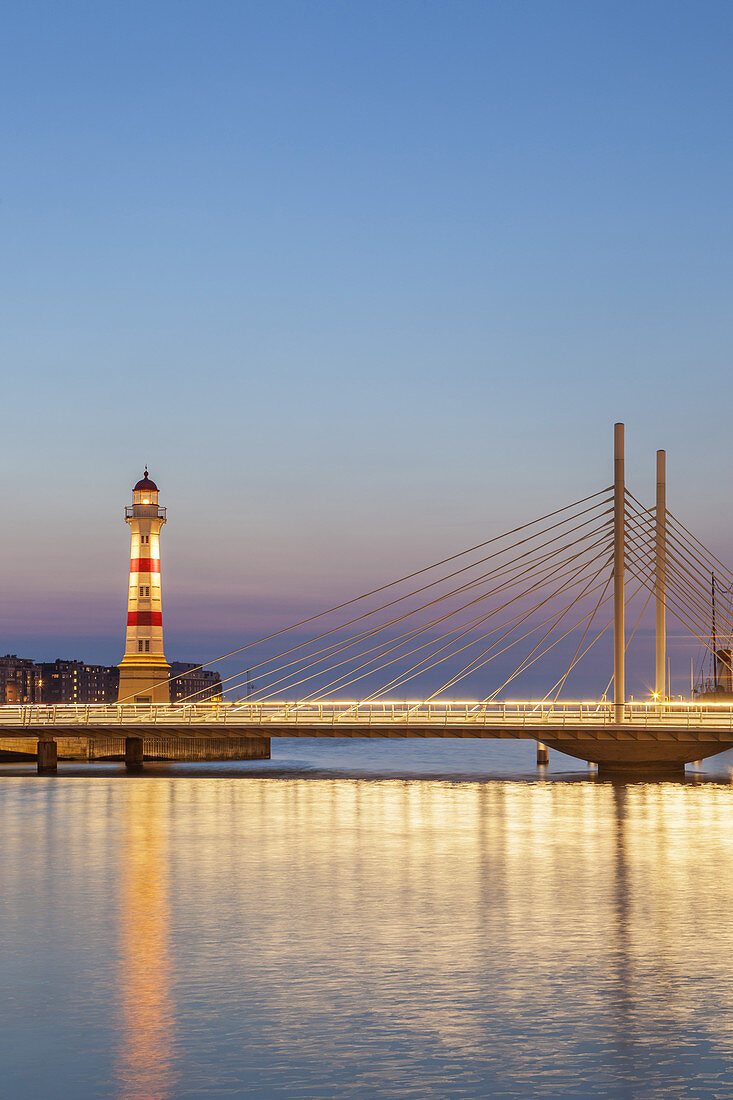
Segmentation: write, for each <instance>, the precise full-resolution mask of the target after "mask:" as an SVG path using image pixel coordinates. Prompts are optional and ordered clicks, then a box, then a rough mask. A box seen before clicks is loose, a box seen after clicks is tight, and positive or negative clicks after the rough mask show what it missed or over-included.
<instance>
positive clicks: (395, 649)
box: [179, 487, 733, 703]
mask: <svg viewBox="0 0 733 1100" xmlns="http://www.w3.org/2000/svg"><path fill="white" fill-rule="evenodd" d="M665 515H666V537H665V557H666V589H665V604H666V607H667V611H668V613H669V614H671V615H673V616H674V617H675V618H677V620H678V621H679V623H680V624H681V625H682V626H683V628H684V629H685V630H686V631H689V632H690V633H691V635H693V636H694V637H695V638H697V639H698V641H699V642H700V643H702V644H703V645H704V646H705V647H706V648H707V650H708V651H713V650H714V648H715V641H714V639H715V638H716V630H718V628H722V629H719V630H718V635H717V636H718V637H721V636H723V637H726V638H730V636H731V635H733V609H732V608H731V599H730V594H731V592H733V573H732V572H731V571H730V570H729V569H728V568H727V567H726V566H725V565H723V563H722V562H720V561H719V560H718V559H717V558H716V557H715V555H714V554H712V553H711V552H710V551H709V550H707V548H706V547H705V546H704V545H703V544H702V543H701V542H700V541H699V540H698V539H697V538H696V537H695V536H694V535H693V534H692V533H691V532H690V531H689V530H688V529H687V528H686V527H685V526H684V525H683V524H682V523H681V522H680V521H679V520H678V519H677V518H676V517H675V516H674V515H673V514H672V513H671V512H669V511H668V510H667V511H666V513H665ZM655 559H656V510H655V509H654V508H644V506H643V505H642V504H641V502H640V501H639V500H637V498H636V497H635V496H634V495H633V494H632V493H631V492H629V490H625V567H626V572H627V585H626V592H625V605H626V608H627V609H628V608H629V607H630V606H631V605H635V604H636V603H637V601H638V602H641V600H643V603H642V605H641V608H640V611H639V613H638V616H637V617H636V621H635V622H634V625H633V627H632V629H631V631H630V632H629V633H628V635H627V638H626V648H627V650H628V647H629V645H630V644H631V641H632V639H633V638H634V636H635V634H636V632H637V629H638V628H639V626H640V624H641V622H642V621H643V618H644V615H645V612H646V610H647V607H648V605H649V602H650V600H651V598H652V596H653V595H654V594H655V592H656V561H655ZM716 573H717V576H718V585H719V587H718V591H719V598H718V603H717V616H718V617H717V622H716V618H715V614H716V610H715V607H714V606H713V604H711V600H710V587H709V584H710V577H711V574H712V575H715V574H716ZM629 581H630V582H631V583H628V582H629ZM612 582H613V489H612V487H609V488H606V489H602V490H600V491H599V492H597V493H594V494H592V495H591V496H588V497H584V498H583V499H581V500H578V501H575V502H574V503H573V504H570V505H567V506H566V507H565V508H560V509H557V510H556V511H554V512H551V513H549V514H547V515H545V516H542V517H540V518H539V519H537V520H534V521H532V522H531V523H527V524H523V525H522V526H521V527H517V528H514V530H512V531H509V532H507V533H506V534H502V535H497V536H495V537H494V538H491V539H489V540H487V541H485V542H482V543H479V544H477V545H476V546H473V547H471V548H470V549H468V550H464V551H462V552H460V553H458V554H454V555H451V556H450V557H448V558H443V559H442V560H441V561H438V562H435V563H433V564H432V565H427V566H424V567H423V568H421V569H418V570H417V571H415V572H413V573H410V574H407V575H406V576H404V577H400V578H398V579H397V580H395V581H391V582H390V583H388V584H386V585H383V586H381V587H379V588H375V589H372V590H370V591H369V592H365V593H362V594H361V595H359V596H357V597H355V598H354V599H351V600H348V601H346V602H344V603H341V604H338V605H337V606H335V607H331V608H329V609H327V610H325V611H322V612H319V613H318V614H316V615H313V616H311V617H309V618H307V619H304V620H301V621H300V622H298V623H294V624H292V625H291V626H287V627H284V628H283V629H281V630H278V631H276V632H274V633H273V634H270V635H268V636H267V637H264V638H261V639H258V641H256V642H251V643H249V644H247V645H245V646H242V647H241V648H239V649H237V650H233V651H231V652H229V653H225V654H223V655H222V656H221V657H218V658H216V661H222V660H226V659H228V658H233V657H235V656H237V655H240V654H245V653H247V656H248V666H247V668H246V669H244V670H240V671H239V672H237V673H235V674H233V675H230V676H227V677H224V678H223V680H222V686H223V688H224V690H225V691H226V693H227V694H228V695H229V696H230V697H234V698H236V697H237V695H238V693H241V692H242V690H243V689H246V691H247V695H248V697H249V696H250V695H253V697H254V698H255V699H256V700H257V701H260V702H264V701H267V700H271V699H291V700H297V701H299V702H307V701H310V700H314V699H325V698H328V697H329V696H330V697H332V698H333V697H340V698H347V697H348V698H357V697H358V698H359V699H360V701H361V702H369V701H370V700H373V699H377V698H384V697H391V698H397V697H399V695H400V693H401V690H402V689H403V688H406V686H407V685H412V687H413V691H414V689H415V687H419V688H420V690H421V692H422V701H424V702H427V701H430V700H432V699H436V698H439V697H441V696H444V695H445V694H446V693H448V692H451V691H452V690H453V689H455V687H456V685H458V684H459V683H461V682H462V681H464V680H466V679H467V678H468V677H470V676H472V675H473V674H475V673H476V672H478V671H479V670H482V669H485V668H486V666H488V665H490V664H491V663H492V662H496V665H495V666H494V667H495V669H498V670H499V674H498V675H497V674H496V672H494V673H493V674H492V673H491V670H488V674H487V675H486V679H485V681H484V682H487V681H489V682H492V685H493V686H492V690H491V692H490V693H489V694H485V695H484V696H483V699H482V700H481V701H482V702H490V701H491V700H493V699H495V698H497V696H498V695H499V694H500V693H501V692H503V691H504V690H505V689H506V688H507V687H508V686H509V685H510V684H511V683H513V681H514V680H516V679H517V678H518V677H519V676H521V675H522V673H524V672H526V671H527V670H528V669H529V668H531V667H532V666H533V665H535V663H536V662H537V661H539V660H540V658H542V657H544V656H545V654H546V653H548V652H549V651H550V650H552V649H554V648H555V647H556V646H560V645H561V644H562V643H564V644H565V645H564V649H561V650H559V651H558V652H561V653H564V654H565V656H566V658H567V661H566V664H565V667H564V671H563V674H562V675H561V676H560V677H559V679H556V680H555V681H554V683H553V684H552V686H551V687H550V688H549V689H548V690H547V691H546V692H545V694H544V696H543V700H547V699H549V698H552V699H553V700H556V699H557V698H558V697H559V695H560V692H561V691H562V690H563V688H564V687H565V685H566V682H567V680H568V677H569V676H570V674H571V673H572V671H573V669H575V667H576V666H577V664H578V663H579V662H580V661H581V660H582V658H583V657H584V656H585V654H586V653H588V651H589V650H590V649H592V648H593V647H594V646H595V645H596V644H597V642H598V641H599V640H600V639H601V638H602V637H603V635H604V634H605V633H606V631H608V630H609V629H610V628H611V626H612V615H611V608H610V606H609V605H610V604H611V601H612V600H613V583H612ZM645 593H646V599H643V598H644V594H645ZM639 597H641V599H639ZM314 624H318V630H317V633H315V635H312V636H309V637H307V638H306V639H305V640H298V639H299V638H301V637H302V634H303V632H304V630H305V629H306V628H312V626H313V625H314ZM288 636H289V637H290V638H291V639H292V644H290V645H287V644H286V646H285V648H277V649H276V651H275V652H272V653H269V655H268V650H272V649H273V648H275V647H276V646H277V642H278V640H280V641H282V640H284V639H285V638H286V637H288ZM571 636H572V637H571ZM576 639H577V640H576ZM516 656H518V658H519V659H518V661H517V660H516ZM512 660H514V661H516V663H514V664H512ZM213 663H215V662H210V664H213ZM507 669H510V670H509V671H507ZM492 677H493V678H492ZM612 681H613V677H612V676H611V678H610V679H609V681H608V683H607V685H606V689H605V691H604V692H603V696H602V697H603V698H605V697H606V695H607V694H608V691H609V690H610V687H611V683H612ZM426 684H429V688H427V689H426V687H425V685H426ZM198 697H199V692H192V693H191V694H190V695H188V696H186V697H185V698H183V699H179V703H193V702H196V701H197V699H198Z"/></svg>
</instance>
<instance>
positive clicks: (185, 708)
mask: <svg viewBox="0 0 733 1100" xmlns="http://www.w3.org/2000/svg"><path fill="white" fill-rule="evenodd" d="M624 721H625V723H626V724H627V725H628V726H629V727H630V728H632V729H633V728H639V727H649V726H654V725H660V724H664V725H676V726H681V727H691V726H701V725H710V726H716V727H718V728H729V727H730V728H733V706H732V705H731V704H730V703H708V702H706V703H699V702H693V703H688V702H681V701H677V702H671V701H665V702H664V703H659V702H634V703H627V704H626V706H625V708H624ZM134 725H146V726H150V725H152V726H160V727H161V728H178V727H181V726H184V725H185V726H196V725H206V726H211V725H222V726H230V727H232V728H239V729H241V728H244V727H253V728H261V729H266V727H268V726H272V727H287V726H294V727H311V726H312V727H320V726H332V727H337V726H339V725H344V726H357V727H360V726H364V727H367V728H369V727H372V728H374V727H385V726H388V727H389V726H395V725H400V726H407V727H410V726H412V727H430V728H433V727H443V728H449V727H458V726H461V727H506V728H517V727H521V728H523V729H527V728H531V729H535V728H536V729H540V730H541V728H542V727H543V726H552V727H558V726H561V727H563V728H569V727H574V726H613V725H615V721H614V710H613V703H610V702H607V701H605V700H601V701H598V702H595V701H589V702H588V701H586V702H555V703H550V702H533V701H514V702H511V701H508V702H490V703H485V702H473V701H470V700H469V701H464V702H447V701H441V700H437V701H430V702H423V701H420V700H415V701H407V702H400V701H392V700H371V701H368V702H358V701H354V702H350V701H341V700H308V701H306V702H300V703H299V702H288V701H267V702H260V701H257V700H246V701H233V702H228V701H227V702H225V701H209V702H206V703H186V704H167V703H145V704H131V703H122V704H91V703H90V704H86V705H85V704H78V705H74V704H61V705H56V706H44V705H40V704H27V705H25V706H22V705H21V706H13V705H10V706H0V730H2V728H3V726H5V727H11V728H18V727H23V728H27V729H31V728H36V727H44V728H46V727H49V726H51V727H55V728H57V729H59V730H60V729H62V728H66V729H80V728H83V727H87V726H90V727H91V726H101V727H111V726H120V727H128V726H134Z"/></svg>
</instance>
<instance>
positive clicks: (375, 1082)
mask: <svg viewBox="0 0 733 1100" xmlns="http://www.w3.org/2000/svg"><path fill="white" fill-rule="evenodd" d="M273 752H274V754H275V759H274V760H273V761H271V762H269V763H266V764H263V763H252V764H238V765H177V766H175V767H171V768H166V767H164V766H159V767H155V768H153V767H150V768H148V769H147V770H146V772H145V774H144V776H140V777H129V776H125V775H124V774H123V773H122V771H121V770H120V769H119V767H118V766H96V767H94V768H93V769H88V768H82V767H80V766H72V765H64V766H62V767H61V769H60V772H59V776H58V778H53V779H50V778H39V777H37V776H35V775H34V774H32V770H31V769H30V768H29V767H25V766H24V767H17V766H16V767H10V766H6V767H4V768H3V769H2V772H1V773H0V828H1V829H2V833H1V835H2V893H1V895H0V952H1V953H2V965H1V970H0V974H1V975H2V988H3V996H2V998H1V999H0V1044H1V1045H2V1062H1V1065H2V1075H1V1077H0V1094H1V1095H2V1096H3V1097H5V1096H7V1097H13V1098H14V1097H24V1098H25V1097H28V1098H34V1097H54V1098H57V1097H73V1098H75V1100H85V1098H87V1097H95V1098H96V1097H107V1096H114V1097H121V1098H125V1100H133V1098H134V1100H165V1098H174V1097H204V1096H207V1097H208V1096H214V1097H223V1096H243V1095H246V1096H255V1097H279V1096H287V1097H372V1096H376V1095H378V1096H380V1097H420V1098H422V1097H485V1096H493V1097H515V1096H519V1097H532V1096H538V1097H565V1096H578V1097H581V1096H582V1097H588V1096H608V1097H672V1098H677V1097H683V1096H690V1097H707V1096H710V1097H730V1096H731V1095H733V1072H732V1071H731V1051H732V1047H733V966H732V965H731V957H732V953H733V920H732V919H731V913H733V876H731V875H730V873H729V868H730V865H731V860H732V859H733V828H731V824H732V822H733V814H732V809H733V791H732V790H731V786H730V783H731V771H732V768H733V755H732V754H724V755H722V756H720V757H716V758H714V759H713V760H711V761H708V762H707V763H706V765H705V766H704V767H703V768H699V769H691V770H689V771H688V776H689V778H688V781H687V782H686V783H661V784H629V785H626V786H614V785H611V784H608V783H601V782H598V781H597V780H596V779H595V778H594V777H593V775H592V773H590V774H589V772H588V769H587V768H586V767H585V765H582V764H580V763H578V762H573V761H569V760H568V758H566V757H561V756H559V755H556V754H553V755H552V761H551V768H550V770H549V772H547V773H545V774H546V776H547V778H544V779H538V778H537V775H538V773H537V769H536V768H535V767H534V763H533V752H534V746H533V745H531V744H522V743H516V744H512V743H507V742H499V743H497V742H465V741H462V742H457V743H456V742H431V741H427V742H422V741H420V742H412V741H410V742H366V741H354V742H352V741H349V742H330V741H320V742H308V741H283V742H273Z"/></svg>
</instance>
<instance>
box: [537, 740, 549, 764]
mask: <svg viewBox="0 0 733 1100" xmlns="http://www.w3.org/2000/svg"><path fill="white" fill-rule="evenodd" d="M549 763H550V750H549V749H548V747H547V745H543V744H542V742H541V741H538V742H537V765H538V767H539V766H543V765H545V764H549Z"/></svg>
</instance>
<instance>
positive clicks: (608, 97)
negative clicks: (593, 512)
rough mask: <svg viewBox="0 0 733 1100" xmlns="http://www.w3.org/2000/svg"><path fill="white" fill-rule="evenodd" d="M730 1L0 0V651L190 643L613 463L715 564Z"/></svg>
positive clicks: (246, 628)
mask: <svg viewBox="0 0 733 1100" xmlns="http://www.w3.org/2000/svg"><path fill="white" fill-rule="evenodd" d="M732 48H733V6H731V5H730V4H729V3H720V2H714V0H711V2H706V3H699V2H695V3H692V2H689V3H679V2H674V0H671V2H670V0H664V2H656V0H648V2H641V3H639V2H638V0H636V2H634V3H624V2H619V0H613V2H600V0H598V2H594V3H592V4H588V3H587V2H573V0H562V2H551V0H525V2H522V0H511V2H503V0H496V2H492V3H487V2H485V0H482V2H473V0H461V2H460V3H458V2H455V0H422V2H417V0H402V2H399V3H395V2H394V0H389V2H381V0H368V2H367V0H357V2H354V3H346V2H343V0H339V2H326V0H297V2H286V0H267V2H266V3H265V2H264V0H263V2H258V3H254V2H247V0H237V2H229V0H213V2H206V3H204V2H198V0H176V2H168V0H152V2H149V0H146V2H145V3H141V2H137V0H126V2H125V3H120V2H114V3H113V2H102V3H99V2H98V0H95V2H93V3H92V2H74V0H63V2H61V3H58V2H38V0H24V2H22V3H20V2H16V0H9V2H7V3H6V4H5V5H4V6H3V14H2V35H1V36H0V100H1V102H2V104H3V109H2V110H3V140H2V143H0V160H1V161H2V185H1V187H0V234H1V236H0V281H1V285H0V308H1V309H2V318H1V319H2V324H1V326H0V356H1V361H2V379H3V397H4V401H3V444H4V454H5V476H4V477H3V478H2V489H1V492H2V496H3V498H4V499H3V510H4V515H5V524H4V538H3V540H2V547H1V548H0V561H1V562H2V576H3V578H4V582H5V583H4V585H3V586H2V589H3V590H2V596H1V597H0V651H2V652H6V651H9V652H18V653H22V654H24V655H29V656H33V657H36V658H38V659H42V658H53V657H56V656H80V657H83V658H84V659H86V660H89V661H105V662H106V661H117V660H119V659H120V657H121V655H122V646H123V620H124V612H125V599H126V571H127V561H128V549H129V547H128V538H129V534H128V530H127V528H126V527H125V525H124V523H123V518H122V513H123V507H124V505H125V504H127V503H129V502H130V500H131V495H130V494H131V489H132V485H133V484H134V482H135V481H136V480H137V478H138V477H139V476H140V475H141V473H142V469H143V466H144V464H145V463H148V464H149V468H150V471H151V476H152V477H154V478H155V480H156V481H157V483H158V484H159V486H160V491H161V496H160V500H161V503H162V504H164V505H166V506H167V507H168V510H169V512H168V514H169V522H168V525H167V526H166V528H165V529H164V532H163V575H164V614H165V626H166V638H167V647H166V652H167V655H168V657H169V658H170V659H196V660H197V659H199V658H202V659H204V658H205V659H208V658H210V657H211V656H213V655H216V654H217V653H220V652H223V651H224V650H225V649H228V648H232V647H233V645H234V644H235V642H236V641H237V640H238V639H240V638H249V637H251V636H256V635H257V634H258V633H260V632H264V633H266V632H268V631H269V630H272V629H277V628H278V627H279V626H281V625H284V624H285V623H288V622H292V621H293V620H295V619H298V618H300V617H302V616H303V615H304V614H307V613H309V612H311V611H313V610H317V609H318V608H320V607H323V606H326V605H329V604H331V603H333V602H335V600H336V599H342V598H348V597H349V596H350V595H354V594H356V593H358V592H359V591H362V590H364V589H365V588H370V587H373V586H374V585H376V584H380V583H384V582H385V581H387V580H389V579H391V578H392V577H393V576H396V575H401V574H403V573H406V572H408V571H410V570H411V569H412V568H415V567H419V566H420V565H423V564H426V563H428V562H431V561H435V560H437V559H438V558H441V557H442V556H444V555H445V554H447V553H451V552H455V551H457V550H460V549H462V548H463V547H464V546H467V545H471V544H473V543H476V542H478V541H481V539H483V538H489V537H491V536H492V535H494V534H497V533H498V532H500V531H503V530H506V529H508V528H510V527H512V526H514V525H515V524H517V523H519V522H522V521H523V520H529V519H532V518H534V517H535V516H536V515H539V514H542V513H544V512H549V511H551V510H552V509H553V508H554V507H558V506H560V505H562V504H565V503H567V502H569V501H571V500H575V499H579V498H581V497H583V496H584V495H586V494H587V493H589V492H593V491H595V490H596V489H600V488H603V487H604V486H605V485H608V484H609V483H610V481H611V465H612V462H611V460H612V454H611V447H612V426H613V423H614V421H616V420H621V421H624V422H625V423H626V428H627V441H628V478H629V483H630V485H631V487H632V489H633V491H634V492H635V494H636V495H637V496H638V497H640V498H641V499H643V500H646V501H649V502H651V499H652V495H653V486H654V452H655V450H656V449H657V448H659V447H664V448H666V449H667V452H668V472H669V488H668V503H669V506H670V508H671V509H672V510H673V511H674V512H675V513H676V514H677V515H679V516H680V517H681V518H682V520H683V521H684V522H685V523H686V524H687V525H688V526H691V527H692V528H693V529H694V530H695V531H696V532H697V533H698V534H699V536H700V537H701V538H703V540H704V541H706V542H707V543H709V544H710V546H711V547H712V548H713V549H714V550H715V552H716V553H718V554H719V555H720V556H722V557H723V558H724V559H727V560H730V558H731V557H733V555H731V554H730V552H729V551H730V543H731V535H732V534H733V523H732V522H731V518H730V515H729V506H728V486H729V484H730V482H731V474H732V473H733V442H732V440H731V429H730V425H731V396H732V395H733V381H732V374H731V369H730V368H731V335H732V334H731V327H732V321H731V308H730V286H731V275H732V274H733V247H731V246H732V245H733V240H732V238H733V217H732V214H731V198H730V196H731V193H733V147H732V146H731V141H730V104H731V96H732V94H733V69H732V68H731V65H730V56H731V49H732Z"/></svg>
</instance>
